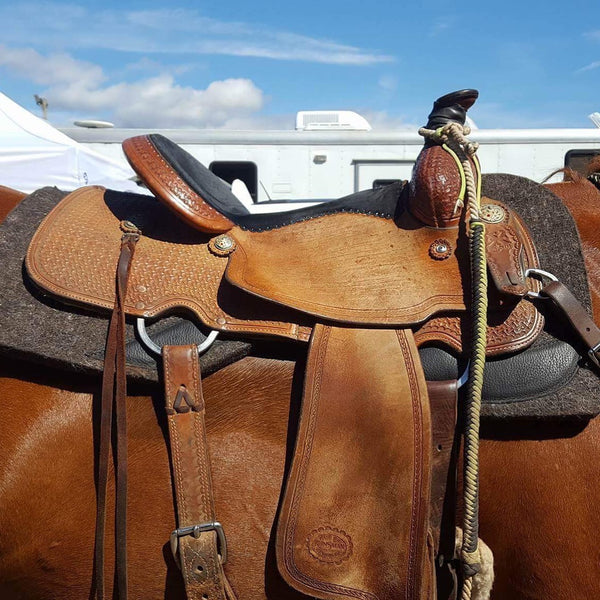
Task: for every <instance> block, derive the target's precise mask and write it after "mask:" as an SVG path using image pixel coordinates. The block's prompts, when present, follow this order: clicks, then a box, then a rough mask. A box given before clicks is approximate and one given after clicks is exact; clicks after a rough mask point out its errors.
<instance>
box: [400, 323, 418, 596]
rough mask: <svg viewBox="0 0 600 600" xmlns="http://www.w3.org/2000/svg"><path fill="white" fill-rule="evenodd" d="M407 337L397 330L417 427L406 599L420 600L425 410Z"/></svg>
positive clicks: (403, 332)
mask: <svg viewBox="0 0 600 600" xmlns="http://www.w3.org/2000/svg"><path fill="white" fill-rule="evenodd" d="M406 335H407V334H406V330H396V336H397V338H398V342H399V344H400V349H401V351H402V354H403V356H404V365H405V368H406V374H407V376H408V381H409V385H410V390H411V403H412V409H413V423H414V428H413V431H414V437H413V439H414V447H415V462H414V467H413V476H414V480H413V504H412V517H411V527H410V544H409V545H410V548H409V551H408V565H407V580H406V584H407V597H408V598H414V600H419V598H418V596H417V594H418V591H419V590H418V587H419V586H418V585H417V581H415V578H416V577H417V576H419V575H420V576H422V572H420V571H422V569H421V568H420V566H419V564H417V562H418V561H419V560H420V559H421V552H420V548H419V538H420V534H421V531H420V530H421V529H422V527H423V524H422V523H421V521H422V513H423V502H422V498H421V487H422V485H423V410H422V406H421V402H420V401H419V399H420V398H421V394H420V393H419V384H418V382H417V378H416V373H415V365H414V361H413V357H412V354H411V351H410V348H409V344H408V340H407V339H406Z"/></svg>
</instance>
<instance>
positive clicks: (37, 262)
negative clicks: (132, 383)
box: [26, 187, 541, 351]
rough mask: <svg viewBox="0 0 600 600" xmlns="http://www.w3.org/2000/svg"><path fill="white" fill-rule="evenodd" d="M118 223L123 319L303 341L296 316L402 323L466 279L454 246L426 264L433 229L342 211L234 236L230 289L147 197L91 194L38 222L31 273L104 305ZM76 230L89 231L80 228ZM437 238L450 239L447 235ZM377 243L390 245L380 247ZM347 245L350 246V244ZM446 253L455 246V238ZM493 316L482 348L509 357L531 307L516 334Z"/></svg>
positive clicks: (79, 299) (207, 254) (447, 299)
mask: <svg viewBox="0 0 600 600" xmlns="http://www.w3.org/2000/svg"><path fill="white" fill-rule="evenodd" d="M122 219H127V220H130V221H132V222H134V223H135V224H136V225H137V226H138V227H139V228H140V229H141V230H142V239H140V241H139V243H138V247H137V256H136V262H135V264H134V265H133V267H132V273H131V286H130V290H129V293H128V295H127V299H126V303H125V309H126V311H127V313H128V314H129V315H131V316H146V317H152V316H156V315H158V314H162V313H165V312H168V311H173V310H174V309H179V310H181V309H182V308H187V309H189V310H190V311H191V312H192V313H194V314H195V315H196V316H197V317H198V318H199V319H200V320H201V321H202V322H203V323H204V324H205V325H206V326H208V327H211V328H213V329H219V330H221V331H227V332H245V333H251V334H259V335H278V336H284V337H289V338H292V339H300V340H306V339H308V336H309V333H310V326H311V325H312V321H313V320H314V319H311V318H310V317H308V316H307V315H304V316H303V314H302V313H303V312H307V313H312V314H313V315H315V314H316V315H318V316H319V317H320V318H327V319H331V320H336V321H342V322H351V323H370V324H377V325H379V324H393V325H405V324H407V323H414V322H416V321H419V320H422V319H424V318H425V317H426V316H428V315H429V314H431V312H432V311H440V310H443V309H447V308H455V309H457V310H464V306H465V305H464V290H463V286H462V280H463V278H465V277H467V276H468V275H467V274H466V273H464V268H463V267H460V268H459V259H458V258H457V256H456V253H458V254H459V255H460V256H461V261H460V262H462V261H463V260H464V256H463V254H461V253H464V249H460V248H458V249H456V250H455V252H454V253H453V254H452V256H450V257H449V258H448V259H447V260H434V259H433V258H431V256H430V255H429V247H430V245H431V244H432V243H433V242H434V241H435V240H436V239H437V235H439V232H437V231H436V230H432V229H429V228H426V227H422V226H417V228H416V229H413V227H415V221H414V219H412V218H411V217H410V216H409V215H408V214H407V213H404V214H403V215H402V216H401V217H400V221H399V222H400V224H401V225H402V226H403V227H404V228H403V229H398V227H397V225H396V223H394V222H393V221H391V220H389V219H386V218H381V217H375V216H365V215H361V216H358V215H355V214H348V213H339V214H330V215H327V216H324V217H320V218H318V219H314V220H311V221H306V222H300V223H295V224H293V225H290V226H287V227H283V228H281V229H277V230H272V231H265V232H260V233H257V232H247V231H243V230H241V229H239V228H236V229H235V237H237V238H238V241H239V244H238V248H237V249H236V250H235V251H234V252H233V255H232V256H231V266H230V267H229V268H228V270H227V274H226V279H227V278H230V279H233V280H234V282H235V283H236V285H235V286H232V285H230V284H229V283H228V281H226V280H223V272H224V270H225V266H226V263H227V257H225V256H216V255H215V254H213V253H212V252H211V250H210V249H209V247H208V246H207V242H208V238H207V237H206V236H205V235H203V234H201V233H198V232H194V231H193V230H192V229H191V228H189V227H186V226H185V224H183V223H180V222H179V221H178V220H177V219H175V218H173V217H171V216H170V215H169V213H168V212H167V211H166V210H164V209H162V208H161V207H159V206H158V205H157V204H156V202H155V201H153V200H152V199H151V198H146V197H140V196H135V195H130V194H114V193H110V192H106V194H104V193H103V191H102V189H101V188H94V187H92V188H83V189H81V190H78V191H77V192H74V193H73V194H70V195H69V197H68V198H66V199H65V201H63V202H62V203H61V204H60V205H59V206H58V207H57V208H55V209H54V210H53V211H52V213H51V214H50V215H49V216H48V217H47V218H46V220H45V221H44V222H43V224H42V226H41V227H40V228H39V229H38V232H37V233H36V235H35V236H34V238H33V240H32V243H31V245H30V249H29V252H28V256H27V261H26V265H27V269H28V272H29V274H30V276H31V277H32V278H33V280H34V281H35V282H36V283H37V284H38V285H40V286H41V287H42V288H43V289H45V290H48V291H50V292H51V293H52V294H55V295H58V296H60V297H62V298H63V299H66V300H67V301H70V302H76V303H78V304H89V305H92V306H96V307H104V308H109V307H110V306H112V278H111V276H110V271H111V268H112V265H113V264H114V262H115V261H116V250H115V248H118V244H119V239H120V235H121V230H120V227H119V224H120V221H121V220H122ZM82 222H83V223H94V224H95V226H94V227H87V228H83V229H82V228H81V223H82ZM231 234H232V237H234V235H233V232H231ZM346 234H347V235H348V236H352V237H351V238H346ZM444 234H445V235H446V236H447V237H449V238H451V237H454V236H457V235H458V230H446V231H445V232H444ZM300 235H301V236H302V237H301V238H300V237H298V236H300ZM382 236H384V237H385V236H387V237H388V238H389V239H388V241H387V243H386V242H385V239H384V238H382ZM328 238H331V239H330V240H329V241H328ZM347 239H353V240H356V243H355V244H354V245H349V244H348V243H347ZM286 240H288V241H289V240H291V242H290V243H289V244H288V243H286ZM311 242H313V243H312V244H311ZM390 244H392V245H393V247H390ZM453 244H454V248H456V239H455V238H454V242H453ZM113 246H114V247H113ZM527 248H529V249H531V248H532V246H530V245H529V246H527ZM238 257H239V258H238ZM526 258H527V260H526V262H527V264H532V263H533V262H534V261H535V255H534V253H533V254H531V255H529V256H528V257H526ZM246 259H247V260H246ZM240 261H241V262H242V266H245V265H249V266H248V268H249V269H251V273H250V274H251V275H252V276H257V277H260V278H263V280H264V281H265V286H264V293H262V289H261V290H260V292H261V293H260V294H259V295H264V296H267V298H268V299H269V300H271V301H273V302H278V303H280V304H283V305H284V306H281V307H277V306H276V304H274V303H273V302H264V301H261V300H260V299H258V298H256V297H254V296H255V295H256V294H258V293H259V291H258V290H257V286H256V285H252V284H251V282H249V281H248V280H247V278H246V277H244V279H243V281H239V279H238V278H236V276H237V275H238V274H239V271H240V267H239V263H240ZM416 265H422V267H423V268H422V269H421V270H419V269H418V268H417V269H415V266H416ZM461 269H462V272H461ZM242 273H244V271H243V272H242ZM348 282H351V285H348ZM259 283H260V282H259ZM286 286H287V287H286ZM238 288H240V289H238ZM242 290H247V291H249V292H251V294H247V293H244V291H242ZM288 292H290V293H291V294H296V295H299V296H297V298H299V300H298V301H296V299H294V298H291V297H290V296H289V294H288ZM302 295H303V296H302ZM403 301H405V302H404V303H403ZM290 307H291V308H292V310H290ZM500 308H501V313H502V314H503V315H505V316H504V317H502V316H501V315H500V316H499V317H498V318H497V319H496V321H497V326H498V328H499V329H498V331H499V335H498V336H495V337H494V336H491V337H490V340H492V341H493V343H494V344H495V345H498V346H499V347H500V348H501V349H502V351H506V350H507V344H510V347H509V348H508V349H517V348H520V347H523V346H524V345H527V344H528V343H530V342H531V341H532V339H533V338H534V337H535V335H537V333H538V332H539V330H540V328H541V320H540V319H539V317H538V316H537V313H536V311H535V309H534V308H533V306H532V305H530V304H529V303H524V304H523V306H522V307H520V310H521V309H522V310H523V311H525V313H528V317H529V318H527V319H523V318H522V315H520V317H521V318H520V320H519V323H520V324H521V327H520V329H519V330H518V331H515V329H511V328H510V327H506V326H505V319H506V315H508V314H510V312H511V310H512V306H509V307H507V309H506V308H505V307H500ZM454 318H455V319H456V317H454ZM493 319H494V317H492V320H493ZM523 322H525V323H526V324H527V326H528V327H527V329H525V328H524V327H523V326H522V323H523ZM440 330H442V335H439V336H437V338H440V339H443V340H446V339H448V340H451V341H453V342H454V345H455V346H459V345H460V329H459V327H458V323H456V324H454V325H453V326H452V325H450V326H448V321H447V320H444V322H443V323H442V326H441V327H440ZM429 334H430V335H431V327H430V328H429ZM433 336H434V337H436V332H434V333H433ZM507 336H508V337H507Z"/></svg>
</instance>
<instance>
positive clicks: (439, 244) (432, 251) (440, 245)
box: [429, 239, 452, 260]
mask: <svg viewBox="0 0 600 600" xmlns="http://www.w3.org/2000/svg"><path fill="white" fill-rule="evenodd" d="M451 254H452V244H451V243H450V242H449V241H448V240H445V239H439V240H435V242H433V244H431V246H429V256H431V258H433V259H434V260H445V259H446V258H448V257H449V256H451Z"/></svg>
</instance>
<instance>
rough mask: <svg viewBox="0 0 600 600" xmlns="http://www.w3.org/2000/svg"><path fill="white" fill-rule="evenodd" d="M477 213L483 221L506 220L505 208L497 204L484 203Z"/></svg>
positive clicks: (500, 221) (495, 221) (498, 221)
mask: <svg viewBox="0 0 600 600" xmlns="http://www.w3.org/2000/svg"><path fill="white" fill-rule="evenodd" d="M479 214H480V215H481V220H482V221H484V222H485V223H502V221H504V220H506V210H504V208H502V207H501V206H498V205H497V204H484V205H483V206H482V207H481V209H480V211H479Z"/></svg>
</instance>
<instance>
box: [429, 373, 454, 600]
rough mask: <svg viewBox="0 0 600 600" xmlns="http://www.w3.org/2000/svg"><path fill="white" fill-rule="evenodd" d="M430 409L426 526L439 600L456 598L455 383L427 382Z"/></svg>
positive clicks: (452, 381) (450, 381)
mask: <svg viewBox="0 0 600 600" xmlns="http://www.w3.org/2000/svg"><path fill="white" fill-rule="evenodd" d="M427 393H428V395H429V404H430V407H431V433H432V440H431V442H432V460H431V501H430V518H429V525H430V531H431V535H432V537H433V547H434V549H435V552H436V564H435V568H436V587H437V598H438V600H452V599H454V598H455V597H456V591H457V578H456V571H455V565H454V562H453V561H454V553H455V525H456V498H457V467H458V453H459V449H460V448H459V446H460V444H459V440H460V435H459V433H458V430H457V428H456V421H457V408H458V382H457V381H456V380H455V379H452V380H449V381H428V382H427Z"/></svg>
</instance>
